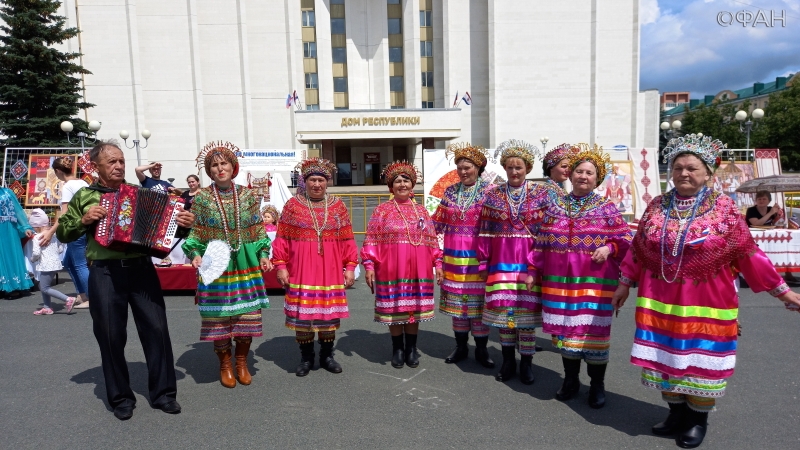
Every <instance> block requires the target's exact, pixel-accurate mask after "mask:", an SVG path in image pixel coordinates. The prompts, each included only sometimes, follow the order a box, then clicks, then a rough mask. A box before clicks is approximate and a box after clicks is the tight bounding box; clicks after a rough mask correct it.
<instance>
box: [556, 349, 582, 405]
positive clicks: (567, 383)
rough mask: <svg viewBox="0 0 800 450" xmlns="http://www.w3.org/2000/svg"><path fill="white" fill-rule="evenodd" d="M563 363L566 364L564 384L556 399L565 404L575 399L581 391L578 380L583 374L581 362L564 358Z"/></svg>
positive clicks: (562, 358)
mask: <svg viewBox="0 0 800 450" xmlns="http://www.w3.org/2000/svg"><path fill="white" fill-rule="evenodd" d="M561 363H562V364H564V383H562V384H561V389H559V390H558V392H556V399H558V400H561V401H562V402H564V401H567V400H569V399H571V398H572V397H574V396H575V394H577V393H578V392H579V391H580V390H581V382H580V380H579V379H578V375H580V373H581V360H580V359H569V358H564V357H563V356H562V357H561Z"/></svg>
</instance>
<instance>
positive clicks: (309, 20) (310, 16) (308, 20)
mask: <svg viewBox="0 0 800 450" xmlns="http://www.w3.org/2000/svg"><path fill="white" fill-rule="evenodd" d="M316 25H317V20H316V18H315V15H314V11H303V26H304V27H313V26H316Z"/></svg>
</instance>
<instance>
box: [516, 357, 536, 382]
mask: <svg viewBox="0 0 800 450" xmlns="http://www.w3.org/2000/svg"><path fill="white" fill-rule="evenodd" d="M519 381H521V382H522V384H527V385H530V384H533V381H534V376H533V355H522V356H520V358H519Z"/></svg>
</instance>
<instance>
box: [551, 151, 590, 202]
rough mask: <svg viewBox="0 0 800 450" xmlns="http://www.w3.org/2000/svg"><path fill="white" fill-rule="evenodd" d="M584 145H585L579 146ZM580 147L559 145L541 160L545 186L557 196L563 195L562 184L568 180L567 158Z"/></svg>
mask: <svg viewBox="0 0 800 450" xmlns="http://www.w3.org/2000/svg"><path fill="white" fill-rule="evenodd" d="M579 145H586V144H579ZM579 150H580V147H578V146H577V145H572V144H566V143H565V144H561V145H559V146H557V147H553V149H551V150H550V151H549V152H547V154H545V155H544V157H543V158H542V173H544V176H546V177H547V183H546V184H545V186H548V187H550V188H551V189H553V190H554V191H555V192H556V193H557V194H561V195H563V194H564V193H565V191H564V182H565V181H567V180H569V173H570V168H569V157H570V155H573V154H575V153H577V152H578V151H579Z"/></svg>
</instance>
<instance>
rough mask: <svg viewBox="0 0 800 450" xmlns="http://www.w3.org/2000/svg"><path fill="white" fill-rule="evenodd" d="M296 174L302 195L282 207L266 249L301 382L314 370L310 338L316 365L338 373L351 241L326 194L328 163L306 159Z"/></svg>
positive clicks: (353, 257)
mask: <svg viewBox="0 0 800 450" xmlns="http://www.w3.org/2000/svg"><path fill="white" fill-rule="evenodd" d="M300 171H301V176H302V177H303V180H304V181H305V187H306V189H305V192H303V193H300V194H297V195H295V196H294V197H292V198H290V199H289V201H288V202H286V205H285V206H284V207H283V212H282V214H281V218H280V222H279V223H278V232H277V236H276V238H275V242H273V244H272V251H273V253H272V260H273V263H274V264H275V267H276V268H277V269H278V274H277V276H278V281H279V282H280V283H281V285H283V287H284V289H286V296H285V298H284V304H283V305H284V306H283V311H284V313H285V314H286V327H287V328H289V329H291V330H294V332H295V339H296V340H297V343H298V344H300V364H299V365H298V366H297V369H296V370H295V375H297V376H298V377H304V376H306V375H308V372H309V371H310V370H311V369H313V367H314V333H317V334H318V335H319V344H320V351H319V366H320V367H322V368H323V369H325V370H327V371H328V372H332V373H341V372H342V366H341V365H340V364H339V363H338V362H337V361H336V360H335V359H333V342H334V340H335V339H336V330H338V329H339V325H340V321H341V319H343V318H346V317H349V313H348V308H347V295H346V293H345V289H346V288H348V287H350V286H352V285H353V281H354V280H355V277H354V271H355V268H356V265H357V264H358V261H357V258H358V252H357V250H356V241H355V240H354V239H353V227H352V226H351V225H350V215H349V214H348V212H347V207H345V206H344V203H343V202H342V201H341V200H340V199H339V198H336V197H331V196H329V195H328V194H327V189H328V182H329V181H330V180H331V179H332V178H333V173H334V172H335V171H336V167H335V166H334V165H333V163H331V162H330V161H328V160H326V159H320V158H310V159H308V160H305V161H303V162H302V163H300Z"/></svg>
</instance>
